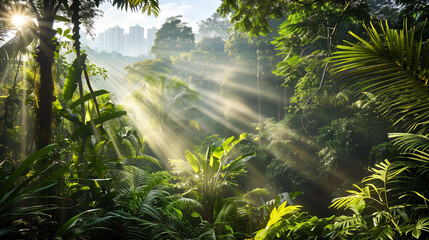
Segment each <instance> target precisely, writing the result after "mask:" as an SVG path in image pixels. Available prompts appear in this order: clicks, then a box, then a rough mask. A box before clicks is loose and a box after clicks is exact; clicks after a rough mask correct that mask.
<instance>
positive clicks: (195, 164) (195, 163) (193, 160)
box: [185, 150, 200, 173]
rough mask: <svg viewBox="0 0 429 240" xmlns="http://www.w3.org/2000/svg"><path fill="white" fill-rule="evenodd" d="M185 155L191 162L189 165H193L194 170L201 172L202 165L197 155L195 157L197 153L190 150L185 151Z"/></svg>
mask: <svg viewBox="0 0 429 240" xmlns="http://www.w3.org/2000/svg"><path fill="white" fill-rule="evenodd" d="M185 157H186V159H187V160H188V163H189V165H191V167H192V169H193V170H194V172H195V173H199V172H200V165H199V163H198V159H197V157H195V155H194V154H192V153H191V152H190V151H188V150H186V151H185Z"/></svg>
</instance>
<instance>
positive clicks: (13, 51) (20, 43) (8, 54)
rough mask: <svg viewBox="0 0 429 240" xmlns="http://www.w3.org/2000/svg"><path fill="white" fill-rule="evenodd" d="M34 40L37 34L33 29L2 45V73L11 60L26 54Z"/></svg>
mask: <svg viewBox="0 0 429 240" xmlns="http://www.w3.org/2000/svg"><path fill="white" fill-rule="evenodd" d="M34 38H35V32H34V31H33V30H32V29H25V30H23V31H22V32H21V33H19V34H17V35H15V36H14V37H13V38H11V39H10V40H9V41H7V42H5V43H4V44H3V45H1V46H0V72H3V69H4V68H5V66H6V65H7V63H8V62H9V61H10V60H12V59H13V58H14V57H16V56H17V55H18V54H19V53H20V52H24V51H25V49H26V47H27V46H28V45H30V43H31V42H32V41H33V40H34Z"/></svg>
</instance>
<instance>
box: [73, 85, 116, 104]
mask: <svg viewBox="0 0 429 240" xmlns="http://www.w3.org/2000/svg"><path fill="white" fill-rule="evenodd" d="M108 93H109V91H107V90H104V89H102V90H97V91H94V96H95V97H98V96H100V95H104V94H108ZM90 99H92V94H91V93H87V94H85V95H83V96H82V97H81V98H79V99H77V100H76V101H74V102H73V103H71V104H70V105H69V108H70V109H73V108H75V107H77V106H79V105H80V104H81V103H84V102H86V101H88V100H90Z"/></svg>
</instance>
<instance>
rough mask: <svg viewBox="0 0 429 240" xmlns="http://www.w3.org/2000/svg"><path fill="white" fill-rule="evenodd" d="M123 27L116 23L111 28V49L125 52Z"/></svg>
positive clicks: (121, 52)
mask: <svg viewBox="0 0 429 240" xmlns="http://www.w3.org/2000/svg"><path fill="white" fill-rule="evenodd" d="M124 38H125V37H124V29H123V28H120V27H119V26H118V25H116V26H115V27H114V28H113V51H115V52H117V53H120V54H124V53H125V39H124Z"/></svg>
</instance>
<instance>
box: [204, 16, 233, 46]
mask: <svg viewBox="0 0 429 240" xmlns="http://www.w3.org/2000/svg"><path fill="white" fill-rule="evenodd" d="M198 27H199V28H198V33H199V34H201V35H203V36H205V37H220V38H222V40H226V39H227V38H228V35H229V33H228V31H229V29H230V28H231V27H232V24H231V23H229V19H227V18H222V17H221V16H220V14H219V13H217V12H215V13H213V14H212V15H211V17H209V18H207V19H206V20H201V21H200V22H199V23H198Z"/></svg>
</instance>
